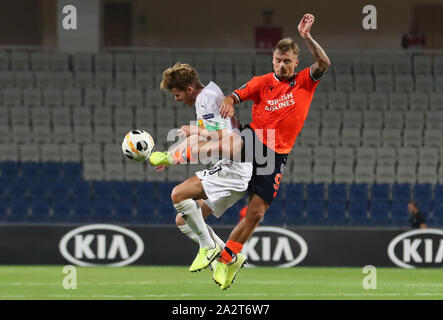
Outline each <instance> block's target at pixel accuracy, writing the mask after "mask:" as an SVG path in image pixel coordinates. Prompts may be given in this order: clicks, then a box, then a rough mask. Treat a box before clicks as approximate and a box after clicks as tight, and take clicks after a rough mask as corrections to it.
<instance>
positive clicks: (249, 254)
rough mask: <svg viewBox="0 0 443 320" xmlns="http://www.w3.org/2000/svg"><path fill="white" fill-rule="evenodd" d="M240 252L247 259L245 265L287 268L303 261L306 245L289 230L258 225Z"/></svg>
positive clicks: (306, 251)
mask: <svg viewBox="0 0 443 320" xmlns="http://www.w3.org/2000/svg"><path fill="white" fill-rule="evenodd" d="M242 252H243V254H244V255H245V256H246V258H247V259H248V264H247V265H246V267H256V266H267V267H270V266H273V267H280V268H289V267H292V266H295V265H297V264H299V263H300V262H302V261H303V259H304V258H305V257H306V255H307V254H308V245H307V244H306V241H305V240H304V239H303V238H302V237H301V236H299V235H298V234H296V233H295V232H292V231H290V230H287V229H283V228H278V227H258V228H257V229H255V231H254V234H253V235H252V237H251V239H249V241H248V242H246V243H245V245H244V247H243V250H242Z"/></svg>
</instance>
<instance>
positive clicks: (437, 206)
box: [432, 202, 443, 227]
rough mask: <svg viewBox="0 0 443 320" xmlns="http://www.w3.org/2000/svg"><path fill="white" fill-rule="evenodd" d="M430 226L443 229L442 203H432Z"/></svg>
mask: <svg viewBox="0 0 443 320" xmlns="http://www.w3.org/2000/svg"><path fill="white" fill-rule="evenodd" d="M432 225H433V226H435V227H443V202H436V203H434V207H433V215H432Z"/></svg>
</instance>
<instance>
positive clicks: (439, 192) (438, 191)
mask: <svg viewBox="0 0 443 320" xmlns="http://www.w3.org/2000/svg"><path fill="white" fill-rule="evenodd" d="M434 201H435V202H438V203H443V184H437V185H436V186H435V187H434Z"/></svg>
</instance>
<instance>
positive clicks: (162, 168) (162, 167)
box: [155, 165, 168, 173]
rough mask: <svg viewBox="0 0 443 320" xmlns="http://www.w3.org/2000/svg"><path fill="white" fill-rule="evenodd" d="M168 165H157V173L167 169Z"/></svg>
mask: <svg viewBox="0 0 443 320" xmlns="http://www.w3.org/2000/svg"><path fill="white" fill-rule="evenodd" d="M167 167H168V166H165V165H163V166H157V167H155V171H156V172H157V173H160V172H162V171H163V170H165V169H166V168H167Z"/></svg>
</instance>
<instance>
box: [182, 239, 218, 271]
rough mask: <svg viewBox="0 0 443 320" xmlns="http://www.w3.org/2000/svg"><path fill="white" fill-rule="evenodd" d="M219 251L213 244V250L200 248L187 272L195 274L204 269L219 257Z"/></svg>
mask: <svg viewBox="0 0 443 320" xmlns="http://www.w3.org/2000/svg"><path fill="white" fill-rule="evenodd" d="M220 252H221V249H220V247H219V246H218V245H217V244H215V247H214V248H200V249H199V250H198V253H197V256H196V257H195V259H194V261H193V262H192V264H191V266H190V267H189V271H191V272H196V271H200V270H201V269H204V268H206V267H207V266H209V265H210V264H211V262H212V261H214V260H215V259H216V258H217V257H218V256H219V255H220Z"/></svg>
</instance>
